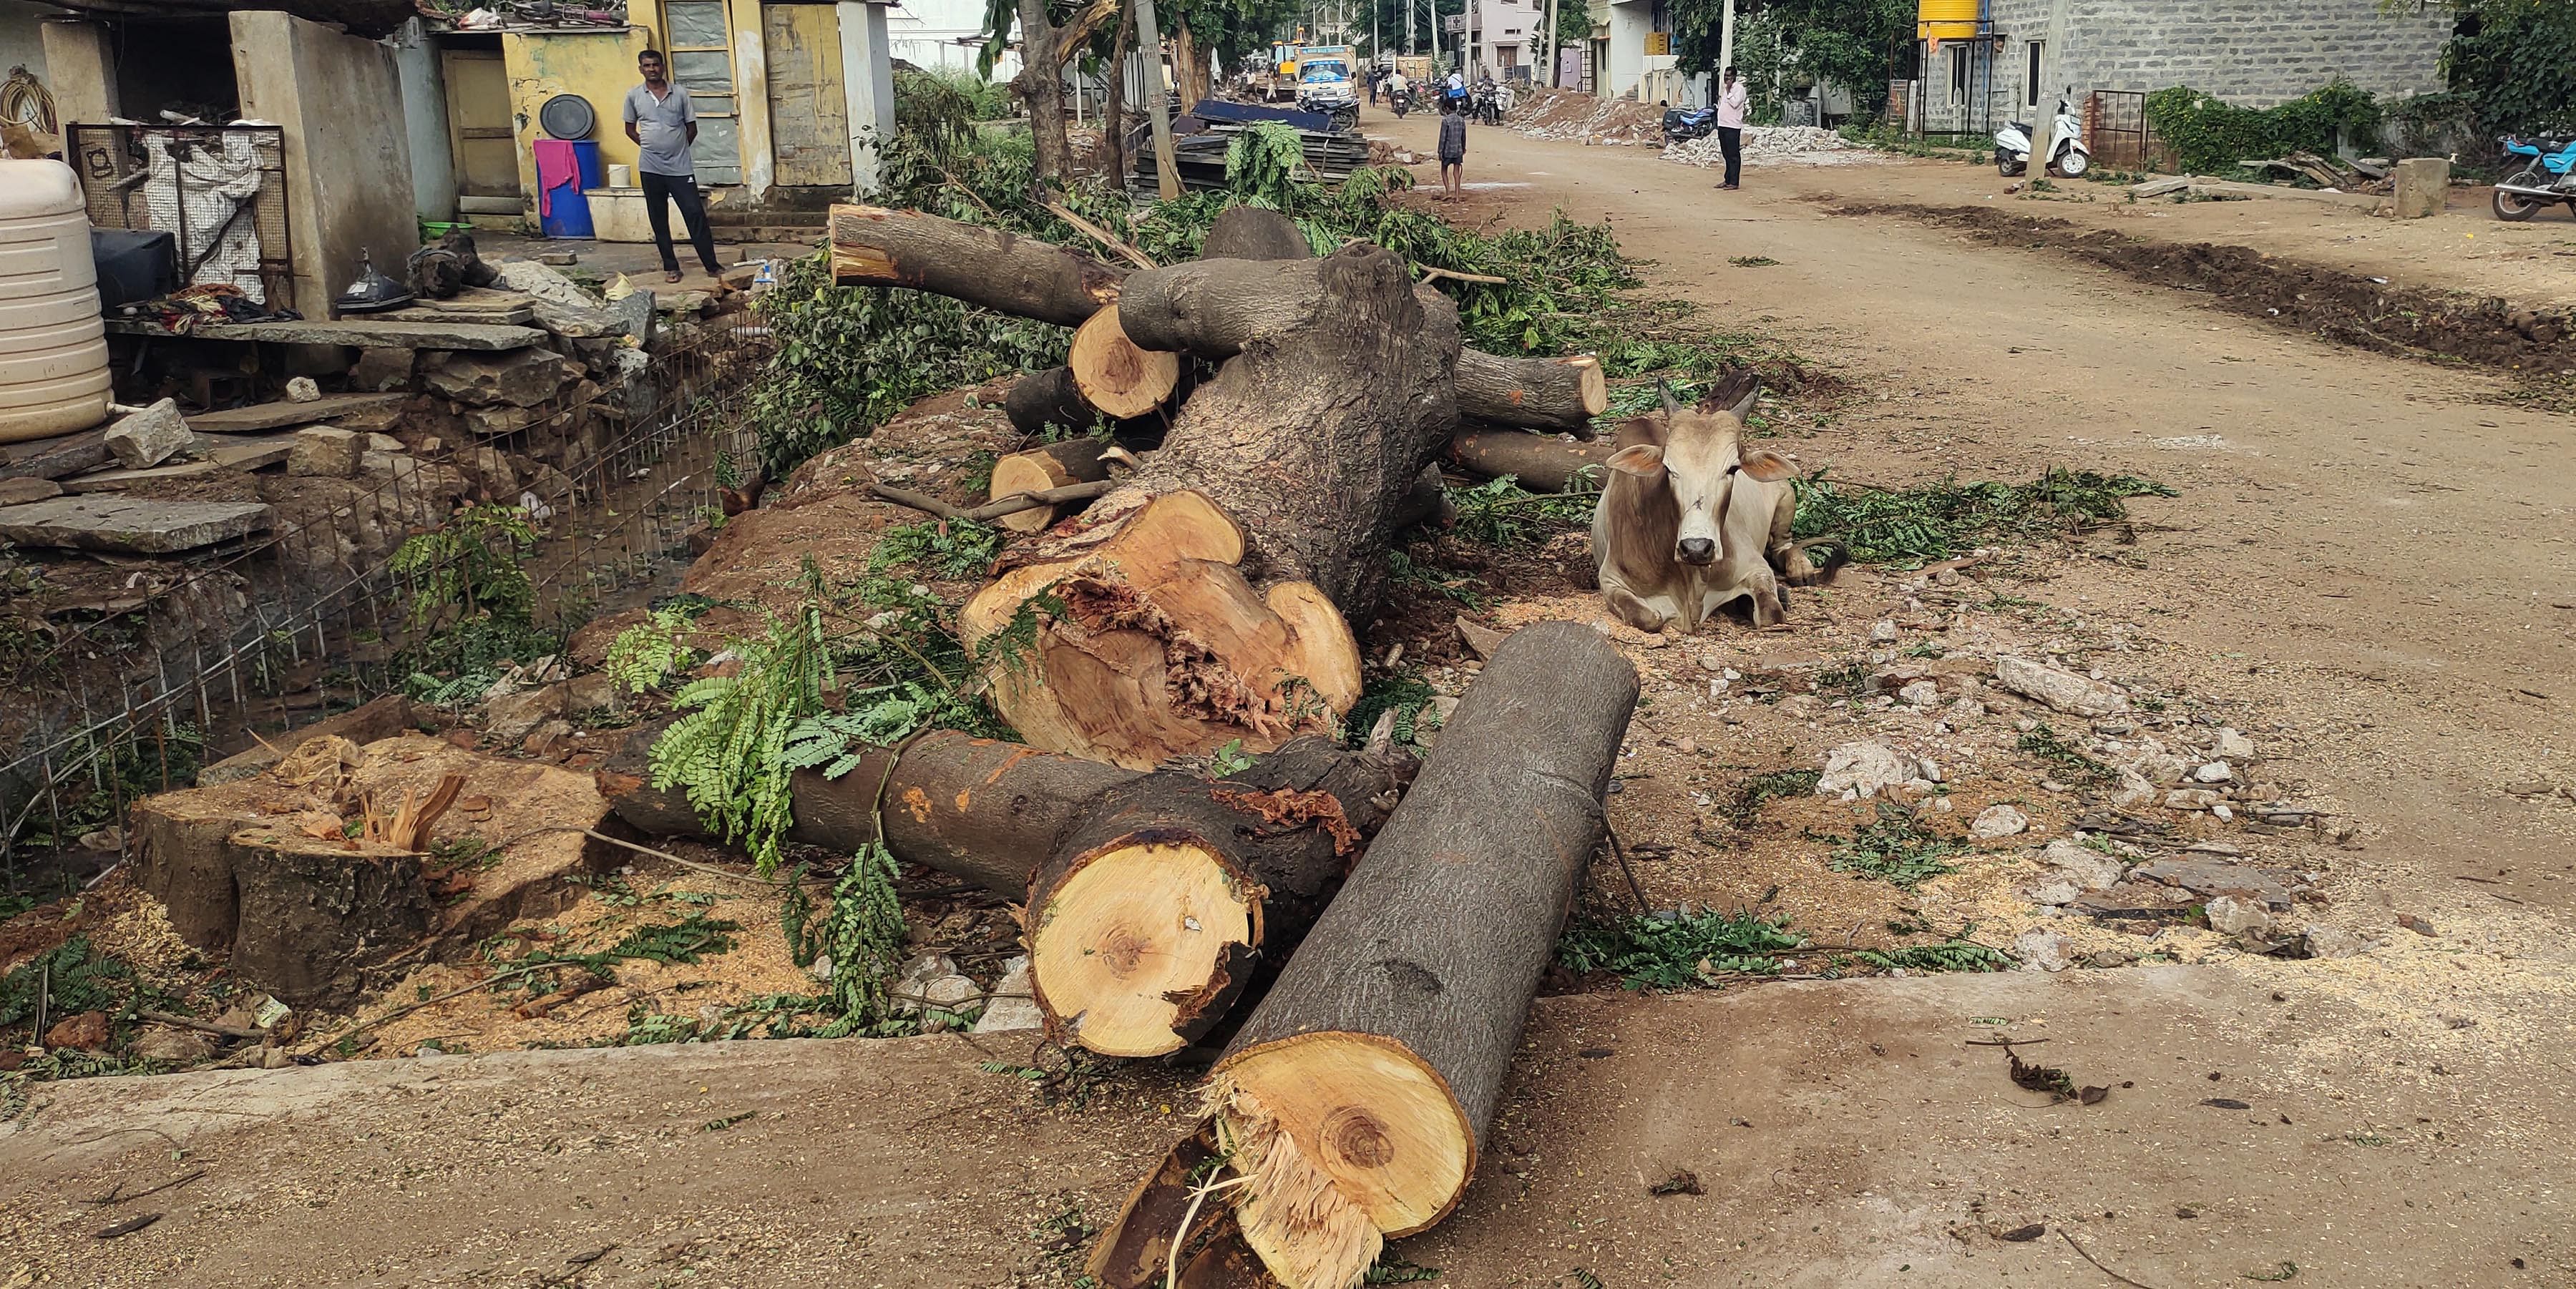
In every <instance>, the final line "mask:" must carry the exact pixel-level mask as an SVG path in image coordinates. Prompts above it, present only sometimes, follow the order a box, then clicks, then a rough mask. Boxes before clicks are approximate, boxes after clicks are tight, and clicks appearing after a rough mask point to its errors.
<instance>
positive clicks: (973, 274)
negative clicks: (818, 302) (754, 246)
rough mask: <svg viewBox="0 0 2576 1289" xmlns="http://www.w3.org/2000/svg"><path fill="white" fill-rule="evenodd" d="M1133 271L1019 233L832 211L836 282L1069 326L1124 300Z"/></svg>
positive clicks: (912, 215)
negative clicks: (901, 290)
mask: <svg viewBox="0 0 2576 1289" xmlns="http://www.w3.org/2000/svg"><path fill="white" fill-rule="evenodd" d="M1126 275H1127V273H1126V270H1124V269H1121V268H1118V267H1115V266H1113V265H1108V264H1103V263H1101V262H1100V261H1098V260H1095V259H1092V258H1090V257H1089V256H1086V255H1078V254H1076V253H1074V252H1072V251H1069V250H1066V249H1065V248H1063V247H1061V246H1056V245H1054V244H1052V243H1049V242H1041V241H1039V240H1037V239H1036V238H1033V237H1022V236H1020V235H1019V234H1017V233H1008V232H1003V231H1001V230H999V229H992V228H984V227H981V226H979V225H975V224H961V223H959V222H957V221H956V220H953V219H941V218H939V217H938V216H936V215H924V214H921V213H920V212H918V211H909V210H887V209H885V208H883V207H880V206H834V207H833V208H832V281H833V282H834V283H835V284H837V285H841V286H861V285H866V286H908V287H912V288H915V289H917V290H922V291H936V292H938V293H939V294H941V295H946V296H954V297H956V298H957V299H960V300H964V301H967V302H969V303H972V304H980V305H983V306H984V307H986V308H988V309H998V310H1000V311H1002V312H1004V313H1008V314H1012V315H1015V316H1017V317H1022V318H1034V319H1036V320H1038V321H1040V322H1052V323H1054V324H1056V325H1057V326H1062V327H1078V326H1081V325H1082V323H1083V320H1084V319H1086V318H1089V317H1090V316H1091V315H1092V314H1093V313H1095V312H1097V311H1098V310H1099V308H1100V306H1102V305H1104V304H1107V303H1109V302H1111V301H1113V300H1116V299H1117V298H1118V283H1119V280H1120V279H1121V278H1123V277H1125V276H1126Z"/></svg>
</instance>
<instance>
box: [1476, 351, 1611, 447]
mask: <svg viewBox="0 0 2576 1289" xmlns="http://www.w3.org/2000/svg"><path fill="white" fill-rule="evenodd" d="M1609 406H1610V382H1609V379H1608V378H1607V377H1605V376H1603V375H1602V374H1601V360H1600V359H1597V358H1594V357H1592V356H1591V355H1589V354H1584V355H1578V356H1576V357H1573V358H1503V357H1498V356H1496V355H1493V354H1488V353H1479V352H1477V351H1476V350H1473V349H1470V350H1468V351H1466V352H1465V353H1462V354H1460V355H1458V415H1459V416H1461V417H1463V418H1465V419H1467V420H1470V421H1488V422H1491V423H1493V424H1495V425H1517V426H1520V427H1522V428H1524V429H1532V430H1563V431H1565V432H1566V433H1569V434H1574V435H1577V436H1579V437H1582V438H1587V439H1588V438H1591V437H1593V429H1592V418H1593V417H1596V416H1599V415H1601V413H1602V412H1603V411H1604V410H1606V409H1607V408H1608V407H1609Z"/></svg>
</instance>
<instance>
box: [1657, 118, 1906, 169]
mask: <svg viewBox="0 0 2576 1289" xmlns="http://www.w3.org/2000/svg"><path fill="white" fill-rule="evenodd" d="M1885 156H1886V154H1884V153H1881V152H1876V151H1873V150H1871V149H1868V148H1861V147H1854V146H1853V145H1852V143H1851V141H1850V140H1848V139H1845V138H1844V137H1843V136H1841V135H1839V134H1836V133H1834V132H1833V131H1831V130H1827V129H1823V128H1821V127H1819V126H1813V125H1749V126H1746V127H1745V128H1744V164H1746V165H1748V166H1779V165H1795V166H1849V165H1864V164H1868V163H1871V162H1875V161H1879V160H1883V159H1884V158H1885ZM1664 160H1666V161H1678V162H1680V163H1682V164H1683V165H1686V166H1722V165H1725V164H1726V154H1725V153H1723V152H1721V151H1720V150H1719V149H1718V146H1717V136H1716V135H1714V134H1712V135H1709V136H1708V137H1706V138H1701V139H1691V140H1688V141H1686V142H1682V143H1675V144H1670V145H1668V146H1666V147H1665V149H1664Z"/></svg>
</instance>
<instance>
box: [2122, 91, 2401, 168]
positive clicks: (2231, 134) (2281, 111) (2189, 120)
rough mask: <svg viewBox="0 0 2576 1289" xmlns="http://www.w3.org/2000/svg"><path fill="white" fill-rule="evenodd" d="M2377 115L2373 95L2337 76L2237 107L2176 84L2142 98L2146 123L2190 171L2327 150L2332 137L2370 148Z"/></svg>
mask: <svg viewBox="0 0 2576 1289" xmlns="http://www.w3.org/2000/svg"><path fill="white" fill-rule="evenodd" d="M2380 116H2381V112H2380V107H2379V100H2378V99H2377V98H2375V97H2373V96H2372V95H2371V93H2370V92H2369V91H2368V90H2364V89H2359V88H2356V87H2355V86H2354V85H2353V84H2352V83H2351V82H2349V81H2346V80H2342V79H2337V80H2336V81H2335V82H2334V83H2333V84H2331V85H2328V86H2326V87H2325V88H2323V89H2321V90H2318V91H2316V92H2315V93H2313V94H2310V95H2308V96H2306V97H2305V98H2298V99H2293V100H2291V101H2289V102H2287V103H2283V104H2281V105H2280V106H2279V107H2267V108H2251V107H2237V106H2234V105H2233V104H2229V103H2223V102H2220V101H2219V100H2218V99H2216V98H2213V97H2211V96H2209V95H2207V94H2203V93H2201V92H2200V91H2199V90H2196V89H2192V88H2190V87H2188V86H2182V85H2177V86H2174V87H2173V88H2171V89H2161V90H2157V91H2156V92H2155V93H2153V94H2149V95H2148V96H2147V124H2148V126H2149V127H2150V128H2152V129H2153V130H2154V131H2155V135H2156V138H2158V139H2160V140H2162V141H2163V142H2164V144H2165V146H2167V147H2169V148H2172V149H2173V151H2174V155H2175V157H2176V158H2177V159H2178V160H2179V161H2180V162H2181V164H2182V168H2183V169H2184V170H2186V171H2188V172H2190V173H2193V174H2227V173H2229V172H2231V171H2235V170H2237V169H2239V168H2240V167H2241V165H2242V163H2244V162H2247V161H2252V160H2258V159H2261V158H2265V157H2277V156H2281V155H2283V154H2285V153H2289V152H2297V151H2302V150H2304V151H2308V152H2319V153H2327V154H2331V153H2333V152H2334V150H2335V145H2336V142H2337V141H2338V140H2344V141H2349V142H2351V143H2353V144H2354V145H2356V146H2360V147H2365V148H2369V147H2374V146H2375V145H2376V144H2377V142H2378V139H2379V122H2380Z"/></svg>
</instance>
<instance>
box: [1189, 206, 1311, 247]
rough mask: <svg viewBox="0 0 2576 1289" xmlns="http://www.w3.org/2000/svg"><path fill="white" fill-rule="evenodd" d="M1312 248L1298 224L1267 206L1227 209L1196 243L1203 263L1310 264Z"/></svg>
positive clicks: (1220, 213)
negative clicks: (1238, 261) (1292, 262)
mask: <svg viewBox="0 0 2576 1289" xmlns="http://www.w3.org/2000/svg"><path fill="white" fill-rule="evenodd" d="M1314 257H1315V248H1314V247H1313V246H1311V245H1309V244H1308V243H1307V241H1306V233H1305V230H1303V229H1300V228H1298V227H1297V221H1296V220H1294V219H1291V218H1289V217H1288V216H1286V215H1283V214H1281V213H1279V212H1278V211H1275V210H1272V209H1270V208H1268V207H1266V206H1244V205H1235V206H1228V207H1226V208H1225V209H1223V210H1221V211H1218V212H1217V215H1216V222H1215V223H1214V224H1212V225H1210V226H1209V227H1208V235H1207V240H1206V241H1204V242H1201V243H1199V258H1200V259H1203V260H1310V259H1313V258H1314Z"/></svg>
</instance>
